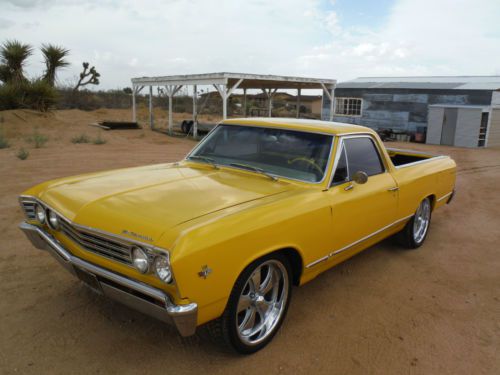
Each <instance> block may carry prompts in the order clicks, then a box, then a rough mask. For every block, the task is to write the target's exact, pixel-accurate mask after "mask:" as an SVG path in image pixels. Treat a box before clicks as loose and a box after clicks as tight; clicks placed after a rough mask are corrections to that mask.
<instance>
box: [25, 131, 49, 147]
mask: <svg viewBox="0 0 500 375" xmlns="http://www.w3.org/2000/svg"><path fill="white" fill-rule="evenodd" d="M48 140H49V137H47V136H46V135H44V134H40V133H39V132H38V130H36V129H35V131H34V132H33V134H32V135H30V136H29V137H28V138H26V142H28V143H33V146H35V148H42V147H43V146H45V144H46V143H47V141H48Z"/></svg>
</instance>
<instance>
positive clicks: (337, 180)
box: [332, 146, 349, 185]
mask: <svg viewBox="0 0 500 375" xmlns="http://www.w3.org/2000/svg"><path fill="white" fill-rule="evenodd" d="M348 180H349V174H348V173H347V159H346V157H345V148H344V146H342V150H341V151H340V157H339V160H338V162H337V169H335V174H334V175H333V179H332V185H335V184H341V183H343V182H346V181H348Z"/></svg>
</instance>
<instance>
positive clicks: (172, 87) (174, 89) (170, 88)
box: [165, 85, 182, 135]
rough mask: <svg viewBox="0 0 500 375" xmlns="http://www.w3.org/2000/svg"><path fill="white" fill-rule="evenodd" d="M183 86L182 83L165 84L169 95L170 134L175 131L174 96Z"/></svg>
mask: <svg viewBox="0 0 500 375" xmlns="http://www.w3.org/2000/svg"><path fill="white" fill-rule="evenodd" d="M181 88H182V85H178V86H176V85H168V86H165V92H166V93H167V96H168V134H170V135H172V133H173V131H174V117H173V114H172V98H173V96H174V95H175V94H176V92H177V91H179V90H180V89H181Z"/></svg>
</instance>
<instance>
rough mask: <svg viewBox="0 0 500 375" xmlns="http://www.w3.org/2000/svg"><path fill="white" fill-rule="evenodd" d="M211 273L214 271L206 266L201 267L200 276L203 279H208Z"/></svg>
mask: <svg viewBox="0 0 500 375" xmlns="http://www.w3.org/2000/svg"><path fill="white" fill-rule="evenodd" d="M211 272H212V269H211V268H209V267H208V266H207V265H206V264H205V265H204V266H203V267H201V271H200V272H198V276H200V277H202V278H204V279H206V278H207V276H208V275H209V274H210V273H211Z"/></svg>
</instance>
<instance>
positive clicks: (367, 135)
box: [326, 133, 389, 190]
mask: <svg viewBox="0 0 500 375" xmlns="http://www.w3.org/2000/svg"><path fill="white" fill-rule="evenodd" d="M338 138H339V141H338V142H337V149H336V150H335V159H334V160H335V163H334V165H333V166H332V172H331V174H330V181H329V183H328V186H327V187H326V190H328V189H330V188H331V187H332V181H333V177H334V175H335V172H336V169H337V166H338V161H339V159H340V151H341V150H342V149H344V152H345V159H346V164H347V173H349V158H348V157H347V150H346V147H345V145H344V139H352V138H369V139H370V140H371V141H372V142H373V145H374V146H375V149H376V150H377V152H378V155H379V158H380V161H381V162H382V165H383V166H384V171H383V172H382V173H387V172H389V170H388V168H387V167H388V166H387V165H386V164H387V161H386V160H385V158H384V157H382V155H383V152H381V150H380V147H379V145H378V142H377V141H376V139H375V138H374V137H373V136H372V134H370V133H345V134H340V135H338ZM382 173H379V174H382ZM350 181H352V180H349V181H345V182H350ZM345 182H344V183H345ZM337 185H341V184H337ZM337 185H336V186H337Z"/></svg>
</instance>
